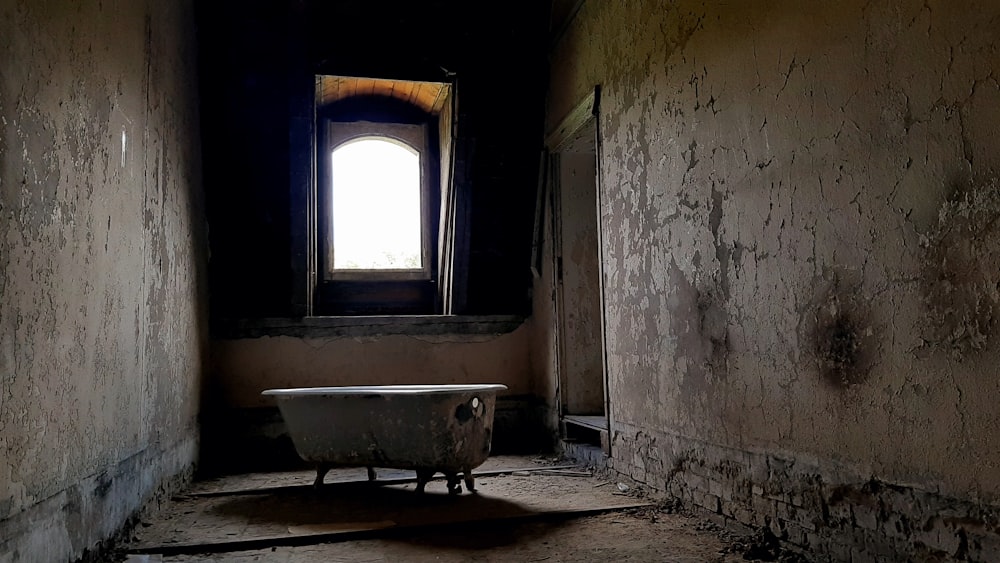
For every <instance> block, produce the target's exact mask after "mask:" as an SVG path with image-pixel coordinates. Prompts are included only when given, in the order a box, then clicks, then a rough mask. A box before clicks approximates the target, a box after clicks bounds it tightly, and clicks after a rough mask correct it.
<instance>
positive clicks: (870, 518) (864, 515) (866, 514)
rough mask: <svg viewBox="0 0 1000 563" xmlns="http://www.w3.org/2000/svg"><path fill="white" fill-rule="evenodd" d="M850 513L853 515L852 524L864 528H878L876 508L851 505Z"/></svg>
mask: <svg viewBox="0 0 1000 563" xmlns="http://www.w3.org/2000/svg"><path fill="white" fill-rule="evenodd" d="M851 513H852V514H853V515H854V524H855V525H856V526H859V527H861V528H864V529H866V530H877V529H878V509H873V508H870V507H867V506H853V507H851Z"/></svg>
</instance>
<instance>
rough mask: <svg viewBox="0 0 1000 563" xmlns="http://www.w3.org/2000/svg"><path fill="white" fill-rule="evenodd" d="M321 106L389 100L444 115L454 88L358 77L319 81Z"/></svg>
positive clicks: (424, 83) (319, 103)
mask: <svg viewBox="0 0 1000 563" xmlns="http://www.w3.org/2000/svg"><path fill="white" fill-rule="evenodd" d="M316 85H317V98H318V99H317V104H318V105H325V104H329V103H331V102H336V101H337V100H343V99H345V98H350V97H352V96H387V97H392V98H396V99H398V100H402V101H404V102H408V103H411V104H413V105H415V106H417V107H418V108H420V109H422V110H423V111H425V112H427V113H430V114H433V115H437V114H439V113H441V109H442V108H443V107H444V102H445V100H446V99H447V98H448V93H449V91H450V89H451V86H450V85H448V84H442V83H439V82H413V81H410V80H386V79H379V78H359V77H355V76H319V77H317V78H316Z"/></svg>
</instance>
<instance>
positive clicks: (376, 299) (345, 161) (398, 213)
mask: <svg viewBox="0 0 1000 563" xmlns="http://www.w3.org/2000/svg"><path fill="white" fill-rule="evenodd" d="M316 89H317V90H316V101H317V102H316V108H315V111H316V113H315V115H314V118H315V120H316V121H315V124H316V130H315V134H316V136H315V142H316V144H315V148H316V152H315V155H316V157H315V158H316V168H315V170H316V175H315V176H314V178H315V184H314V185H315V188H316V189H315V192H313V193H314V194H315V195H314V196H313V197H314V199H313V200H312V202H311V203H314V204H315V207H312V209H314V210H315V214H314V215H313V216H312V217H306V221H307V222H310V223H311V224H312V225H315V231H313V232H314V233H315V238H314V239H312V241H310V245H311V246H312V249H314V252H315V254H313V256H315V258H314V259H310V260H311V263H310V268H312V270H311V272H310V274H309V275H310V276H315V277H314V278H313V279H315V285H314V286H313V287H314V292H313V294H312V295H311V296H310V300H311V303H309V304H308V308H309V310H310V311H311V312H312V313H313V314H320V315H426V314H435V313H439V312H445V313H448V312H450V311H451V303H452V302H453V299H452V297H451V294H452V292H451V288H452V287H453V277H454V274H453V271H454V266H453V255H454V254H455V251H454V250H453V249H454V248H455V244H454V242H453V240H456V239H455V235H454V232H455V231H456V227H455V226H456V225H458V224H459V219H458V218H457V217H458V212H457V209H458V206H457V205H455V204H453V202H452V201H453V200H455V199H456V197H455V192H454V191H452V190H451V189H450V188H449V187H447V186H450V184H451V177H452V170H453V167H454V166H455V162H454V154H455V152H454V150H453V148H452V139H453V132H454V129H455V121H454V119H453V117H452V116H453V115H454V107H453V106H454V99H453V97H452V96H451V94H450V92H451V89H450V86H449V85H447V84H442V83H430V82H405V81H393V80H382V79H380V80H375V79H362V78H351V77H336V76H318V77H317V81H316ZM462 224H464V223H462ZM462 240H464V239H462Z"/></svg>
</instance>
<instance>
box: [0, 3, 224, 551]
mask: <svg viewBox="0 0 1000 563" xmlns="http://www.w3.org/2000/svg"><path fill="white" fill-rule="evenodd" d="M0 29H2V30H3V31H2V32H0V262H2V269H0V560H3V561H9V560H14V561H17V560H20V559H25V560H33V561H43V560H45V561H56V560H66V559H70V558H75V557H78V556H80V554H81V553H83V551H84V550H86V549H91V548H93V546H94V545H95V543H96V542H98V541H100V540H103V539H105V538H106V537H108V536H109V535H110V534H112V533H113V532H114V531H115V530H116V529H117V528H118V527H119V526H120V525H121V524H122V523H123V522H124V520H125V518H126V517H128V516H129V514H131V513H132V512H133V511H134V510H136V509H137V508H138V506H139V505H140V504H141V503H142V502H143V501H144V500H145V499H147V498H149V495H150V494H151V493H153V492H154V491H155V490H156V488H157V487H159V486H161V485H162V484H163V483H164V482H165V480H166V479H169V478H172V477H173V476H175V475H178V474H180V473H183V472H184V471H186V470H188V469H190V467H191V465H192V464H193V462H194V456H195V452H196V441H197V428H196V421H195V415H196V412H197V408H198V395H199V386H200V375H201V370H202V363H203V354H204V345H205V342H206V339H205V336H204V333H205V324H204V315H203V314H202V310H203V309H204V306H205V297H206V295H205V292H204V291H203V289H202V288H203V287H204V282H203V280H202V279H201V276H202V275H203V273H204V268H203V266H204V261H205V252H204V248H205V246H206V245H205V242H206V241H205V237H204V228H203V223H204V220H203V218H202V217H203V212H202V209H201V203H200V199H201V196H200V190H201V179H200V175H201V170H200V166H201V161H200V142H199V137H198V110H197V99H196V97H195V96H196V80H195V76H196V68H195V65H194V63H195V50H194V48H195V44H194V26H193V14H192V13H191V3H190V2H179V3H176V2H171V3H158V2H111V3H103V4H101V3H96V2H68V1H60V2H46V3H38V2H29V1H20V0H0Z"/></svg>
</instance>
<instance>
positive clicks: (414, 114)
mask: <svg viewBox="0 0 1000 563" xmlns="http://www.w3.org/2000/svg"><path fill="white" fill-rule="evenodd" d="M318 76H319V75H317V77H318ZM317 84H318V81H317ZM313 100H314V106H313V108H314V110H313V114H312V119H311V120H312V127H311V130H312V139H313V140H312V155H313V156H312V160H313V167H312V177H311V180H310V188H309V189H310V193H309V198H310V199H311V205H310V211H309V218H308V222H309V225H310V233H309V235H308V236H309V238H310V243H309V246H310V255H311V257H310V258H309V260H310V269H309V273H308V277H309V279H311V280H313V281H312V286H311V288H310V293H309V296H308V299H309V304H308V309H307V311H308V313H307V316H372V315H435V314H442V313H443V312H450V311H449V310H448V309H447V307H448V303H449V302H450V299H451V296H450V295H443V294H442V291H441V289H442V281H441V280H440V279H439V276H440V275H441V267H442V266H441V264H442V260H444V258H442V257H441V255H440V253H439V244H440V241H441V239H442V237H451V236H453V235H451V234H450V233H443V232H442V231H441V230H440V229H441V227H442V224H441V219H442V216H443V213H444V211H443V208H442V203H443V198H444V197H445V194H446V193H450V191H449V192H446V189H445V187H444V185H443V181H444V178H445V176H444V174H445V172H444V170H443V169H442V167H443V166H444V162H443V161H442V157H441V155H442V151H444V150H445V149H444V147H443V146H442V144H441V134H442V131H441V129H440V128H441V126H442V119H441V116H440V115H438V114H436V113H431V112H427V111H424V110H423V109H421V108H419V107H417V106H416V105H413V104H409V103H406V102H404V101H401V100H399V99H395V98H388V97H384V96H366V95H360V96H352V97H348V98H345V99H341V100H338V101H335V102H329V103H324V104H319V103H318V100H319V96H318V95H316V96H315V97H314V98H313ZM331 122H333V123H341V124H354V125H353V126H352V127H353V132H352V133H351V134H347V135H342V136H339V137H337V141H338V144H339V143H340V142H346V141H347V140H348V138H357V137H364V136H384V137H394V136H398V135H392V134H387V132H388V131H389V130H390V129H392V128H393V126H394V125H403V126H407V125H420V126H423V127H424V131H425V135H424V137H425V141H424V142H423V143H422V145H423V147H424V149H423V151H422V156H425V158H421V171H422V172H421V173H422V174H423V176H424V181H422V183H421V186H422V188H423V189H425V190H426V191H424V192H422V196H423V197H422V198H421V208H422V211H421V213H422V222H421V225H422V232H423V240H422V246H423V249H424V250H425V251H426V252H427V254H425V256H426V258H425V260H424V268H425V269H428V270H429V271H428V272H427V273H426V274H425V272H424V271H419V272H412V271H407V272H387V271H379V270H362V271H360V272H356V273H347V274H345V275H339V274H341V273H343V272H342V271H338V275H336V276H332V277H331V276H328V275H327V272H328V271H329V268H328V264H332V261H330V260H329V259H328V256H327V252H328V249H329V248H330V245H329V243H328V242H327V229H328V228H329V227H328V225H329V223H327V220H328V213H329V211H328V210H329V209H330V208H329V207H328V205H329V203H330V199H329V198H330V197H331V196H332V193H331V192H330V190H329V189H328V186H324V183H323V180H322V179H323V178H328V177H330V176H329V175H330V173H331V171H330V164H331V163H330V156H332V150H330V149H331V147H332V146H333V142H332V141H333V138H334V137H333V136H332V135H330V134H329V133H330V126H329V123H331ZM451 134H452V133H451V132H449V137H448V139H449V143H450V142H451V141H450V139H452V137H451V136H450V135H451ZM403 140H404V141H406V139H403ZM406 144H409V145H411V146H413V145H414V144H415V143H414V142H406ZM448 150H449V153H448V154H453V153H452V152H450V151H453V150H454V149H453V148H449V149H448ZM448 177H449V178H450V175H449V176H448ZM325 188H326V189H325ZM331 234H332V233H331ZM446 259H447V260H452V257H451V256H448V257H447V258H446ZM448 283H449V284H450V281H449V282H448ZM449 287H450V286H449Z"/></svg>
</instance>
